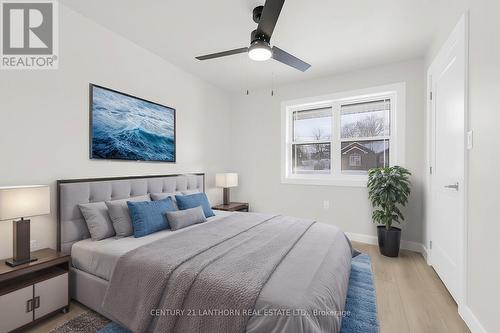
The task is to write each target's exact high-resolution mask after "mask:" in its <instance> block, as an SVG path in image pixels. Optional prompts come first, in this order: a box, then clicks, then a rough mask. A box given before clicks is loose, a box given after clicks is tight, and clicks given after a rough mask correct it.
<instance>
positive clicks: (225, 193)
mask: <svg viewBox="0 0 500 333" xmlns="http://www.w3.org/2000/svg"><path fill="white" fill-rule="evenodd" d="M229 191H230V190H229V187H224V189H223V197H222V203H223V204H224V205H229V203H230V202H231V194H230V192H229Z"/></svg>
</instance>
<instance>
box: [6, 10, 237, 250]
mask: <svg viewBox="0 0 500 333" xmlns="http://www.w3.org/2000/svg"><path fill="white" fill-rule="evenodd" d="M60 11H61V13H60V65H59V69H58V70H53V71H1V72H0V185H17V184H33V183H35V184H50V185H51V186H52V214H51V215H50V216H47V217H35V218H33V219H32V228H31V230H32V231H31V232H32V239H35V240H37V241H38V247H39V248H43V247H55V245H56V244H55V239H56V223H55V218H56V201H55V199H56V196H55V181H56V180H57V179H65V178H85V177H106V176H127V175H147V174H169V173H184V172H195V171H200V172H207V174H208V176H207V185H208V187H213V177H214V176H213V174H214V172H217V171H219V170H220V169H221V168H223V167H224V166H225V165H226V164H227V163H228V157H227V155H226V154H225V153H224V152H223V150H222V149H218V148H217V147H221V146H223V144H224V143H226V142H228V141H229V140H228V138H229V137H228V134H229V131H228V127H229V126H228V121H229V119H228V117H227V112H228V111H229V98H228V96H227V95H226V94H225V93H223V92H221V91H220V90H218V89H216V88H214V87H212V86H210V85H208V84H206V83H204V82H202V81H201V80H199V79H198V78H196V77H194V76H192V75H190V74H187V73H185V72H183V71H181V70H180V69H178V68H176V67H174V66H172V65H171V64H169V63H167V62H165V61H164V60H162V59H161V58H159V57H157V56H156V55H154V54H152V53H150V52H148V51H146V50H144V49H142V48H140V47H138V46H136V45H135V44H133V43H131V42H129V41H127V40H126V39H124V38H122V37H120V36H118V35H116V34H115V33H113V32H111V31H109V30H107V29H105V28H103V27H101V26H99V25H97V24H95V23H94V22H92V21H89V20H88V19H86V18H84V17H83V16H81V15H80V14H77V13H76V12H74V11H72V10H70V9H67V8H66V7H64V6H63V5H60ZM89 82H93V83H96V84H101V85H104V86H106V87H110V88H114V89H117V90H121V91H124V92H128V93H130V94H133V95H136V96H140V97H143V98H145V99H149V100H152V101H155V102H158V103H162V104H165V105H169V106H172V107H175V108H176V109H177V140H178V142H177V160H178V162H177V163H176V164H168V163H144V162H119V161H115V162H111V161H96V160H89V158H88V155H89V153H88V142H89V138H88V126H89V120H88V84H89ZM214 133H217V135H213V134H214ZM209 194H212V196H211V198H212V200H213V201H217V200H219V198H220V197H221V194H220V191H219V190H217V189H213V190H211V191H209ZM0 236H1V237H0V258H3V257H9V256H11V255H12V227H11V223H10V221H9V222H7V221H0Z"/></svg>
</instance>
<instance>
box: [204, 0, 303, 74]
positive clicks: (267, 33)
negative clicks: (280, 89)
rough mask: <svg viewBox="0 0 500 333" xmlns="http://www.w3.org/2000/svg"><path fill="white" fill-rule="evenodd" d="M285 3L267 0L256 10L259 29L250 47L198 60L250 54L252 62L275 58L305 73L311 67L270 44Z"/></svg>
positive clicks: (213, 54)
mask: <svg viewBox="0 0 500 333" xmlns="http://www.w3.org/2000/svg"><path fill="white" fill-rule="evenodd" d="M284 3H285V0H267V1H266V3H265V4H264V6H258V7H255V8H254V10H253V20H254V22H255V23H257V24H258V26H257V29H255V30H254V31H252V33H251V35H250V46H249V47H242V48H239V49H233V50H229V51H224V52H217V53H212V54H207V55H203V56H199V57H196V59H198V60H208V59H214V58H220V57H226V56H229V55H233V54H239V53H245V52H248V56H249V57H250V59H252V60H255V61H265V60H268V59H270V58H273V59H274V60H277V61H279V62H281V63H283V64H285V65H288V66H291V67H293V68H295V69H298V70H300V71H302V72H305V71H306V70H307V69H308V68H309V67H311V65H309V64H308V63H307V62H305V61H302V60H300V59H299V58H297V57H295V56H293V55H291V54H290V53H288V52H285V51H283V50H282V49H280V48H279V47H277V46H273V47H271V45H270V44H269V42H270V41H271V36H272V35H273V31H274V27H275V26H276V22H277V21H278V17H279V15H280V12H281V9H282V8H283V4H284Z"/></svg>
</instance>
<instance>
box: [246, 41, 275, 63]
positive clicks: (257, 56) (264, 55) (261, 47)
mask: <svg viewBox="0 0 500 333" xmlns="http://www.w3.org/2000/svg"><path fill="white" fill-rule="evenodd" d="M272 55H273V51H272V50H271V47H270V46H269V44H268V43H266V42H263V41H256V42H254V43H253V44H252V45H250V48H249V49H248V57H249V58H250V59H252V60H255V61H266V60H269V59H270V58H271V57H272Z"/></svg>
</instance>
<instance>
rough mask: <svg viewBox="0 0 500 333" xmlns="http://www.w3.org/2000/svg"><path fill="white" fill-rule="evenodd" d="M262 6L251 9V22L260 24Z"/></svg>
mask: <svg viewBox="0 0 500 333" xmlns="http://www.w3.org/2000/svg"><path fill="white" fill-rule="evenodd" d="M263 9H264V6H257V7H255V8H254V9H253V13H252V14H253V21H254V22H255V23H257V24H259V22H260V17H261V16H262V10H263Z"/></svg>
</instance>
